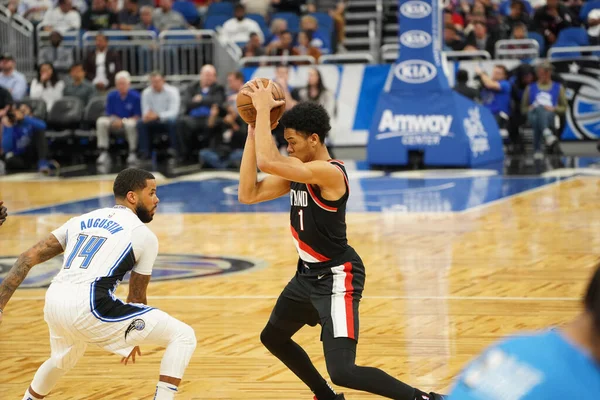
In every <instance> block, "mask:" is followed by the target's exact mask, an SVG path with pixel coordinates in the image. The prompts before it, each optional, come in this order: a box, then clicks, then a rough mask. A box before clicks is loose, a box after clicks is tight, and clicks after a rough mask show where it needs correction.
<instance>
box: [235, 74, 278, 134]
mask: <svg viewBox="0 0 600 400" xmlns="http://www.w3.org/2000/svg"><path fill="white" fill-rule="evenodd" d="M260 79H261V80H262V83H263V85H265V87H266V86H267V85H268V84H269V79H267V78H260ZM248 83H249V82H246V84H245V85H244V87H242V90H240V92H239V93H238V95H237V99H236V105H237V109H238V112H239V113H240V117H242V119H243V120H244V121H246V123H247V124H248V125H250V126H252V127H254V125H255V123H256V109H255V108H254V105H253V104H252V99H251V98H250V96H247V95H245V94H243V93H242V91H243V90H245V89H249V88H248ZM249 90H250V91H251V90H252V89H249ZM271 93H273V98H274V99H275V100H285V94H284V93H283V90H282V89H281V86H279V85H278V84H277V82H273V86H271ZM284 112H285V104H282V105H280V106H279V107H275V108H273V109H272V110H271V129H275V127H276V126H277V123H278V122H279V120H280V119H281V117H282V115H283V113H284Z"/></svg>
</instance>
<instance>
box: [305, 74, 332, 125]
mask: <svg viewBox="0 0 600 400" xmlns="http://www.w3.org/2000/svg"><path fill="white" fill-rule="evenodd" d="M298 98H299V99H300V101H311V102H313V103H318V104H320V105H322V106H323V108H324V109H325V110H326V111H327V114H329V116H330V117H331V118H333V117H334V116H335V96H334V95H333V93H332V92H331V91H330V90H328V89H327V88H326V87H325V84H324V83H323V77H322V76H321V73H320V72H319V70H318V69H316V68H311V69H310V70H309V72H308V85H306V87H304V88H301V89H298Z"/></svg>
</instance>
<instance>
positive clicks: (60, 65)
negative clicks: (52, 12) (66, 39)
mask: <svg viewBox="0 0 600 400" xmlns="http://www.w3.org/2000/svg"><path fill="white" fill-rule="evenodd" d="M62 41H63V37H62V35H61V34H60V32H58V31H54V32H52V33H51V34H50V46H44V47H42V48H40V50H39V52H38V65H41V64H46V63H49V64H52V65H54V68H55V69H56V70H57V71H60V72H66V71H68V70H69V69H70V68H71V65H73V49H71V48H67V47H64V46H61V44H62Z"/></svg>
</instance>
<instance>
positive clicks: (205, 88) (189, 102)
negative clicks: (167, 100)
mask: <svg viewBox="0 0 600 400" xmlns="http://www.w3.org/2000/svg"><path fill="white" fill-rule="evenodd" d="M224 101H225V89H224V88H223V86H221V85H219V84H218V83H217V71H216V70H215V67H213V66H212V65H210V64H206V65H204V66H203V67H202V69H201V70H200V80H199V81H198V82H194V83H192V84H191V85H189V86H188V87H187V89H186V91H185V94H184V101H183V106H184V109H185V115H184V116H182V117H181V118H180V119H179V121H177V134H178V137H179V143H180V144H181V146H182V147H183V148H184V149H185V151H183V154H182V156H183V157H184V158H189V157H190V156H192V155H193V156H194V157H195V154H197V153H196V151H197V149H198V148H202V147H205V146H206V145H207V144H208V138H209V133H208V131H207V125H206V124H207V121H208V117H209V115H210V108H211V107H212V105H213V104H216V105H218V106H219V105H221V104H223V102H224Z"/></svg>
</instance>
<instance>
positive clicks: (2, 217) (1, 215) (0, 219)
mask: <svg viewBox="0 0 600 400" xmlns="http://www.w3.org/2000/svg"><path fill="white" fill-rule="evenodd" d="M7 216H8V212H7V210H6V207H4V202H3V201H2V200H0V226H2V224H3V223H4V222H5V221H6V217H7Z"/></svg>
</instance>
